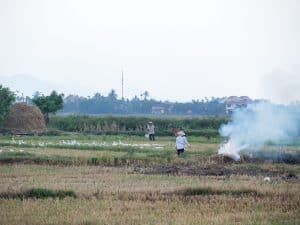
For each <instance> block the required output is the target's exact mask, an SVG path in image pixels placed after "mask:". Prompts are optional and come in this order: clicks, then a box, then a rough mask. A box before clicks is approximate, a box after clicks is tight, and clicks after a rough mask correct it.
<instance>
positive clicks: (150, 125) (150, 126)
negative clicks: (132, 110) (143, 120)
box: [147, 121, 155, 141]
mask: <svg viewBox="0 0 300 225" xmlns="http://www.w3.org/2000/svg"><path fill="white" fill-rule="evenodd" d="M147 131H148V135H149V140H150V141H155V126H154V124H153V123H152V121H150V122H149V123H148V125H147Z"/></svg>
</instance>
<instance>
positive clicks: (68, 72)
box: [0, 0, 300, 101]
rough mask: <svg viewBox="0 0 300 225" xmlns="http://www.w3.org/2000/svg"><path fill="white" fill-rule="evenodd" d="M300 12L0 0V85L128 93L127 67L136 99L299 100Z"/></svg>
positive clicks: (161, 1)
mask: <svg viewBox="0 0 300 225" xmlns="http://www.w3.org/2000/svg"><path fill="white" fill-rule="evenodd" d="M299 12H300V1H298V0H218V1H217V0H206V1H204V0H195V1H192V0H182V1H176V0H151V1H150V0H148V1H145V0H0V32H1V35H0V83H1V76H2V77H3V76H13V75H15V74H26V75H30V76H33V77H35V78H38V79H40V80H45V81H49V82H51V83H55V84H57V85H59V86H60V87H63V88H62V89H61V91H64V92H66V93H68V92H72V91H73V92H74V87H78V88H77V89H76V88H75V90H76V91H77V93H79V94H81V95H93V94H94V93H95V92H97V91H98V92H100V93H102V94H105V95H106V94H107V93H108V92H109V90H111V89H115V90H116V91H117V93H118V94H119V95H121V70H122V69H123V70H124V76H125V93H124V94H125V97H129V98H131V97H132V96H133V95H135V94H136V95H139V94H140V93H142V92H143V91H145V90H147V91H149V93H150V97H153V98H156V99H162V100H166V99H168V100H178V101H187V100H191V99H201V98H204V97H205V96H207V97H209V96H217V97H220V96H230V95H248V96H250V97H252V98H269V99H274V100H279V99H283V100H286V99H287V98H286V97H282V96H283V95H286V94H287V93H289V94H288V96H289V98H290V100H295V99H298V100H299V99H300V73H299V72H300V69H299V68H300V67H299V65H300V13H299ZM282 81H288V82H284V85H283V86H282V85H281V84H282ZM273 83H274V84H276V85H273ZM32 89H33V91H34V90H38V87H32Z"/></svg>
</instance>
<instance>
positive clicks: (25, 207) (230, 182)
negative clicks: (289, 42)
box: [0, 140, 300, 225]
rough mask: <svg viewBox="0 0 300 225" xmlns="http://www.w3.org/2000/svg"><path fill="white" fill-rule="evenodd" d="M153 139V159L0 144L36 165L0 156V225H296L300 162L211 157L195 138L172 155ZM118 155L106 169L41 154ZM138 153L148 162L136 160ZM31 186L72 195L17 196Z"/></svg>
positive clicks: (109, 154) (207, 146)
mask: <svg viewBox="0 0 300 225" xmlns="http://www.w3.org/2000/svg"><path fill="white" fill-rule="evenodd" d="M140 142H141V140H137V143H140ZM161 144H164V145H165V146H167V147H166V148H165V149H159V150H155V151H158V152H157V154H158V158H157V157H156V156H155V157H153V156H152V155H149V154H150V153H151V154H153V151H154V150H153V149H142V150H136V152H135V154H132V153H131V149H128V152H127V150H126V149H120V151H118V150H117V149H110V148H107V149H101V151H100V150H99V151H97V150H96V151H95V150H88V149H84V148H82V149H72V147H70V149H67V148H65V149H60V148H58V147H54V148H51V147H43V148H30V147H28V146H27V147H24V146H22V145H21V146H9V145H7V146H2V147H0V149H1V150H2V153H0V159H1V154H3V153H4V152H10V153H14V152H16V151H19V150H22V151H21V152H22V153H23V152H28V153H30V154H34V155H30V157H33V156H34V157H35V156H36V155H38V156H39V160H40V161H41V162H42V163H41V164H37V163H34V161H23V162H22V161H19V162H18V163H7V162H8V161H5V160H7V158H6V159H5V160H4V161H2V163H1V165H0V218H1V219H0V224H3V225H4V224H5V225H17V224H28V225H29V224H30V225H35V224H36V225H37V224H42V225H46V224H47V225H48V224H49V225H50V224H51V225H54V224H78V225H79V224H82V225H87V224H89V225H96V224H253V225H254V224H266V225H267V224H276V225H277V224H278V225H281V224H300V191H299V190H300V180H299V177H300V175H299V174H300V173H299V171H300V170H299V169H300V165H297V164H296V165H288V164H277V163H272V162H270V161H266V162H259V163H254V162H241V163H234V162H224V161H220V160H219V159H218V157H215V156H213V151H214V149H215V148H216V147H217V145H216V144H198V143H196V142H195V143H192V145H193V148H192V149H190V152H189V154H190V155H187V156H186V157H184V158H179V159H178V158H177V157H176V156H174V155H173V152H172V150H171V149H172V143H171V142H168V141H162V142H161ZM11 150H13V151H12V152H11ZM297 150H298V149H297ZM148 151H149V152H150V153H148ZM164 151H170V154H171V155H166V154H165V152H164ZM209 151H211V155H212V156H209V155H208V156H207V152H209ZM201 152H203V155H202V156H201V154H200V153H201ZM160 153H162V154H161V155H160ZM128 154H129V155H130V156H128ZM3 155H4V154H3ZM125 155H127V156H126V157H127V158H126V160H127V161H128V162H127V163H126V164H124V165H119V164H118V165H113V164H110V165H109V166H107V165H106V164H105V163H104V164H102V162H101V161H100V162H99V163H98V164H97V165H89V164H80V165H78V164H77V163H74V165H64V163H63V162H60V163H58V164H56V165H48V164H47V163H46V161H43V160H44V158H41V156H42V157H48V158H46V159H47V160H48V159H49V157H50V158H51V157H58V156H61V157H62V156H71V157H80V158H81V159H82V160H83V159H85V158H86V159H88V158H89V157H98V158H99V159H101V158H102V157H106V158H110V157H112V158H114V157H124V156H125ZM12 156H13V155H12ZM16 156H17V155H15V156H13V157H16ZM25 156H26V155H22V154H21V155H20V156H18V157H21V158H22V157H25ZM3 157H4V156H3ZM5 157H7V156H5ZM26 157H27V156H26ZM135 157H137V158H138V159H139V160H140V161H136V160H135ZM145 157H146V158H147V157H152V158H151V161H150V162H148V161H143V160H141V159H144V158H145ZM164 157H165V158H166V159H165V161H164ZM10 162H11V161H10ZM137 162H138V163H137ZM265 176H269V177H270V179H271V181H270V182H266V181H264V177H265ZM39 188H43V189H49V190H72V191H74V193H75V194H76V197H72V196H71V197H65V198H57V197H55V198H52V197H47V196H46V197H45V198H41V197H37V196H33V197H20V196H22V193H25V192H26V191H28V190H30V189H39ZM20 194H21V195H20ZM24 196H25V195H24Z"/></svg>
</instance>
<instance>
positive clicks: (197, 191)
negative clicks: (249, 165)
mask: <svg viewBox="0 0 300 225" xmlns="http://www.w3.org/2000/svg"><path fill="white" fill-rule="evenodd" d="M177 194H181V195H183V196H186V197H187V196H196V195H204V196H206V195H231V196H235V197H241V196H255V197H262V196H263V195H262V194H261V193H259V192H257V191H256V190H251V189H241V190H220V189H213V188H210V187H207V188H205V187H201V188H187V189H184V190H180V191H178V192H177Z"/></svg>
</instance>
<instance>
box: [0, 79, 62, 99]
mask: <svg viewBox="0 0 300 225" xmlns="http://www.w3.org/2000/svg"><path fill="white" fill-rule="evenodd" d="M0 83H1V84H2V85H3V86H5V87H8V88H9V89H10V90H11V91H13V92H16V91H18V95H19V94H20V95H21V94H22V93H23V94H24V96H29V97H32V95H33V94H34V92H36V91H39V92H41V93H43V94H48V93H50V92H51V91H52V90H57V89H58V87H57V86H56V85H54V84H51V83H48V82H46V81H42V80H39V79H37V78H35V77H32V76H29V75H22V74H17V75H12V76H1V75H0Z"/></svg>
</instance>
